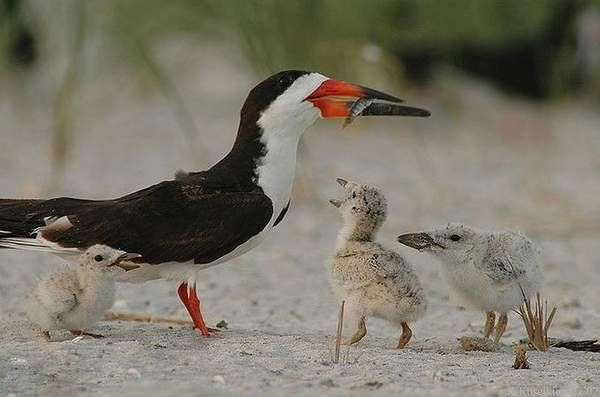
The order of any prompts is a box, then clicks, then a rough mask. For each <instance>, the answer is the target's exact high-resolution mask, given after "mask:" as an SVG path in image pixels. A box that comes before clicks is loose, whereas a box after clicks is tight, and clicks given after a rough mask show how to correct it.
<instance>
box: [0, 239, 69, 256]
mask: <svg viewBox="0 0 600 397" xmlns="http://www.w3.org/2000/svg"><path fill="white" fill-rule="evenodd" d="M0 247H4V248H12V249H18V250H26V251H40V252H50V253H53V254H57V255H79V254H80V253H81V251H80V250H79V249H77V248H64V247H61V246H59V245H58V244H56V243H53V242H51V241H48V240H44V239H42V238H25V237H14V238H3V239H0Z"/></svg>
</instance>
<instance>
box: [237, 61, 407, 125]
mask: <svg viewBox="0 0 600 397" xmlns="http://www.w3.org/2000/svg"><path fill="white" fill-rule="evenodd" d="M343 97H345V98H354V99H358V98H366V99H380V100H383V101H387V102H396V103H398V102H402V100H400V99H398V98H396V97H393V96H391V95H387V94H384V93H382V92H379V91H376V90H373V89H371V88H367V87H362V86H359V85H356V84H352V83H347V82H345V81H340V80H334V79H330V78H329V77H326V76H323V75H322V74H319V73H315V72H307V71H303V70H286V71H283V72H279V73H276V74H274V75H273V76H271V77H269V78H267V79H266V80H264V81H262V82H261V83H259V84H258V85H257V86H256V87H254V88H253V89H252V90H251V91H250V94H249V95H248V98H247V99H246V102H245V103H244V106H243V108H242V119H243V120H244V119H245V122H246V123H249V122H254V123H257V124H259V125H260V126H261V127H262V128H263V129H267V128H273V129H276V130H279V131H281V130H286V131H288V132H289V133H292V132H295V133H300V134H301V133H302V132H304V130H305V129H306V128H307V127H308V126H309V125H311V124H312V123H313V122H314V121H315V120H316V119H317V118H319V117H322V118H329V117H346V116H348V115H349V114H350V107H348V103H349V102H347V101H341V100H340V98H343ZM350 103H352V102H350Z"/></svg>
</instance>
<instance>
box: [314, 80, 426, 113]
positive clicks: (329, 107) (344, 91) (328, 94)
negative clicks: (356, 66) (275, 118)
mask: <svg viewBox="0 0 600 397" xmlns="http://www.w3.org/2000/svg"><path fill="white" fill-rule="evenodd" d="M351 98H356V99H358V98H363V99H371V100H374V101H384V102H390V103H391V104H389V105H387V106H386V107H384V108H382V107H378V108H377V110H375V111H373V110H371V111H370V112H364V113H363V114H364V115H373V116H375V115H379V116H385V115H394V116H402V115H404V116H417V117H427V116H429V114H430V113H429V112H428V111H427V110H424V109H418V108H412V107H409V106H403V105H395V104H398V103H402V102H404V101H403V100H402V99H400V98H397V97H395V96H392V95H389V94H386V93H384V92H380V91H377V90H374V89H372V88H368V87H363V86H361V85H357V84H352V83H347V82H345V81H340V80H333V79H329V80H325V81H324V82H323V83H321V85H320V86H319V87H318V88H317V89H316V90H315V91H313V93H312V94H310V95H309V96H308V97H307V98H306V99H305V100H306V101H309V102H311V103H312V104H313V105H314V106H316V107H317V108H319V110H320V112H321V117H323V118H334V117H347V116H350V113H351V109H352V105H353V104H354V102H355V100H356V99H355V100H349V99H351ZM402 109H404V110H402ZM365 110H366V109H365Z"/></svg>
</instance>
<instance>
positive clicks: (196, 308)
mask: <svg viewBox="0 0 600 397" xmlns="http://www.w3.org/2000/svg"><path fill="white" fill-rule="evenodd" d="M188 292H190V293H189V294H188ZM177 294H178V295H179V299H181V302H182V303H183V305H184V306H185V308H186V309H187V311H188V313H189V314H190V317H191V318H192V321H193V322H194V328H198V329H199V330H200V333H201V334H202V335H203V336H209V335H210V333H211V332H218V331H220V330H219V329H215V328H209V327H207V326H206V324H205V323H204V319H203V318H202V312H201V311H200V299H198V295H196V287H195V286H194V287H192V288H191V289H190V290H188V285H187V283H181V285H180V286H179V288H178V289H177Z"/></svg>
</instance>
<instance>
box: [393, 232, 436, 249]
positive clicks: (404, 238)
mask: <svg viewBox="0 0 600 397" xmlns="http://www.w3.org/2000/svg"><path fill="white" fill-rule="evenodd" d="M398 242H399V243H400V244H404V245H406V246H407V247H411V248H414V249H416V250H419V251H422V250H424V249H427V248H431V247H433V246H437V247H440V248H446V247H444V246H443V245H441V244H439V243H437V242H436V241H435V240H434V239H433V237H431V235H429V234H427V233H407V234H403V235H401V236H398Z"/></svg>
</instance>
